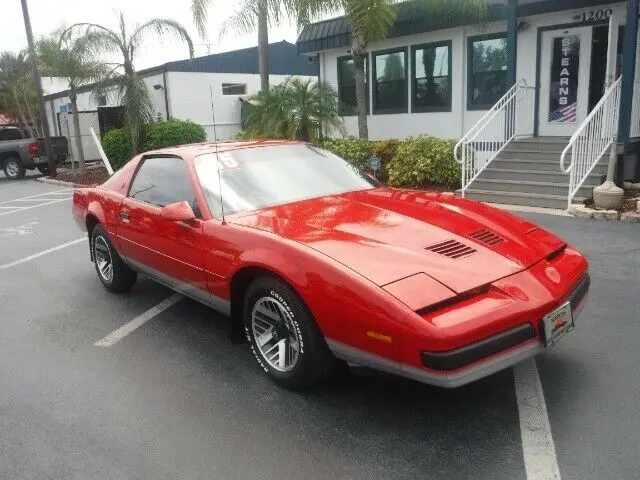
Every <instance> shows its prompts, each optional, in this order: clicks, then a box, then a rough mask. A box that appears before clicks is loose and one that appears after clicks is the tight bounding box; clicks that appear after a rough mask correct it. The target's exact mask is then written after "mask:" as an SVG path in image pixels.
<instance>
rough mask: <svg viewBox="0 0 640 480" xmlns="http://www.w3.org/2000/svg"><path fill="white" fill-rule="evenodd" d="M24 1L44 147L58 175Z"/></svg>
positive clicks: (24, 1)
mask: <svg viewBox="0 0 640 480" xmlns="http://www.w3.org/2000/svg"><path fill="white" fill-rule="evenodd" d="M20 1H21V2H22V16H23V17H24V29H25V31H26V33H27V43H28V44H29V57H31V68H32V69H33V81H34V82H35V84H36V95H37V96H38V107H39V108H40V120H41V122H42V127H43V129H42V130H43V132H42V134H43V135H44V147H45V150H46V152H47V159H48V161H49V176H51V177H55V176H56V160H55V158H53V151H52V148H51V134H50V133H49V121H48V120H47V112H46V110H45V108H44V96H43V94H42V82H41V81H40V70H39V69H38V58H37V57H36V48H35V46H34V43H33V31H32V30H31V19H30V18H29V7H27V0H20Z"/></svg>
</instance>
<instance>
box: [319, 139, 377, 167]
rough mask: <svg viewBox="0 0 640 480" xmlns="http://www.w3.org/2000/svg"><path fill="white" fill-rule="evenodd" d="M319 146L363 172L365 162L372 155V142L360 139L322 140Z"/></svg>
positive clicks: (365, 165)
mask: <svg viewBox="0 0 640 480" xmlns="http://www.w3.org/2000/svg"><path fill="white" fill-rule="evenodd" d="M320 145H321V147H322V148H325V149H327V150H329V151H330V152H332V153H335V154H336V155H338V156H339V157H342V158H344V159H345V160H347V161H348V162H349V163H351V164H352V165H354V166H355V167H356V168H359V169H363V170H366V169H367V160H369V158H371V156H372V155H373V142H370V141H369V140H362V139H360V138H354V137H349V138H344V139H333V138H330V139H325V140H323V141H322V142H321V144H320Z"/></svg>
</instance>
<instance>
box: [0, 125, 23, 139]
mask: <svg viewBox="0 0 640 480" xmlns="http://www.w3.org/2000/svg"><path fill="white" fill-rule="evenodd" d="M5 140H22V133H20V130H18V129H17V128H2V129H0V142H2V141H5Z"/></svg>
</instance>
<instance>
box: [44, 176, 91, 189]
mask: <svg viewBox="0 0 640 480" xmlns="http://www.w3.org/2000/svg"><path fill="white" fill-rule="evenodd" d="M35 181H36V182H42V183H48V184H49V185H58V186H60V187H69V188H82V187H90V186H92V185H81V184H79V183H72V182H65V181H63V180H56V179H55V178H49V177H39V178H36V179H35Z"/></svg>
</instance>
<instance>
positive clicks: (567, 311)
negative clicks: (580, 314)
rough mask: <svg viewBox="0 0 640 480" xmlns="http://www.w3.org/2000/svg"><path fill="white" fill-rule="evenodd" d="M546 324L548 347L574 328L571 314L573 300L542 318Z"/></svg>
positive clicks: (545, 335)
mask: <svg viewBox="0 0 640 480" xmlns="http://www.w3.org/2000/svg"><path fill="white" fill-rule="evenodd" d="M542 325H543V326H544V338H545V344H546V346H547V347H550V346H551V345H553V344H555V343H556V342H557V341H558V340H560V339H561V338H562V337H564V336H565V335H566V334H567V333H569V332H570V331H571V330H573V327H574V323H573V315H572V314H571V302H567V303H565V304H564V305H562V306H561V307H558V308H557V309H555V310H554V311H553V312H551V313H549V314H547V315H545V316H544V318H543V319H542Z"/></svg>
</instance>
